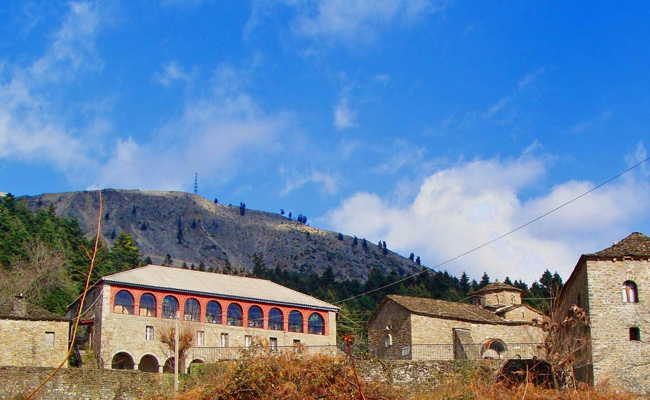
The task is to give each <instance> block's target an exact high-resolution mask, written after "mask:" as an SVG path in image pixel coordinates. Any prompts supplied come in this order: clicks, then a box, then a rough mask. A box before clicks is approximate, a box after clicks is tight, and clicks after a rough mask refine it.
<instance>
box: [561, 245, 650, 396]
mask: <svg viewBox="0 0 650 400" xmlns="http://www.w3.org/2000/svg"><path fill="white" fill-rule="evenodd" d="M559 305H560V306H559V308H558V313H557V317H558V318H563V317H564V316H566V315H567V312H568V310H569V308H571V307H572V306H573V305H578V306H580V307H581V308H583V309H584V310H585V312H586V313H587V315H588V316H589V320H590V327H589V328H588V329H586V331H585V332H584V336H586V337H587V338H588V339H590V349H588V350H589V351H587V352H585V353H584V354H579V355H578V357H577V358H578V359H579V361H580V362H581V363H582V364H583V365H584V368H581V369H580V370H578V371H576V375H577V377H578V378H579V379H580V380H583V381H587V382H589V383H593V384H599V383H602V382H605V381H607V382H609V383H610V384H613V385H616V386H621V387H622V388H624V389H625V390H631V391H633V392H636V393H644V394H647V393H650V238H648V237H647V236H645V235H642V234H639V233H633V234H632V235H630V236H628V237H627V238H625V239H623V240H621V241H620V242H618V243H616V244H614V245H613V246H612V247H610V248H608V249H605V250H603V251H601V252H597V253H594V254H586V255H583V256H582V257H581V258H580V260H579V261H578V263H577V265H576V267H575V269H574V271H573V274H572V275H571V277H570V278H569V279H568V280H567V282H566V284H565V286H564V288H563V289H562V292H561V294H560V299H559Z"/></svg>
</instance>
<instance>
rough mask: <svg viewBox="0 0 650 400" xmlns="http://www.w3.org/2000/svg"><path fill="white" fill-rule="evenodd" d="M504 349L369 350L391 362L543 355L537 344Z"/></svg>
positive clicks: (420, 347)
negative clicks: (391, 360)
mask: <svg viewBox="0 0 650 400" xmlns="http://www.w3.org/2000/svg"><path fill="white" fill-rule="evenodd" d="M505 347H506V349H505V350H503V349H502V351H496V350H494V349H492V348H486V346H485V345H483V344H470V345H467V344H466V345H461V344H457V345H453V344H413V345H408V346H401V347H400V346H390V347H384V346H382V347H378V348H375V349H374V350H371V353H373V354H374V355H375V356H377V357H380V358H386V359H393V360H480V359H513V358H516V359H531V358H533V357H541V356H542V355H543V350H542V349H541V348H540V344H539V343H507V344H506V346H505Z"/></svg>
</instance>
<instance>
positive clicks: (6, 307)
mask: <svg viewBox="0 0 650 400" xmlns="http://www.w3.org/2000/svg"><path fill="white" fill-rule="evenodd" d="M15 301H16V300H13V301H9V302H7V303H4V304H0V319H24V320H32V321H69V319H68V318H65V317H63V316H61V315H58V314H54V313H52V312H49V311H47V310H44V309H42V308H40V307H36V306H35V305H33V304H29V303H26V311H27V312H26V314H25V315H17V314H16V313H15V312H12V311H13V310H14V302H15Z"/></svg>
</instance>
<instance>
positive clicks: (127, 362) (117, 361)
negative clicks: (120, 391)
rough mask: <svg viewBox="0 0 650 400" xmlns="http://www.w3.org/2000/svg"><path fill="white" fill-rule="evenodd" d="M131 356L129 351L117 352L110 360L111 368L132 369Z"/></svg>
mask: <svg viewBox="0 0 650 400" xmlns="http://www.w3.org/2000/svg"><path fill="white" fill-rule="evenodd" d="M133 365H134V363H133V357H131V355H130V354H129V353H124V352H122V353H117V354H115V355H114V356H113V361H111V369H133Z"/></svg>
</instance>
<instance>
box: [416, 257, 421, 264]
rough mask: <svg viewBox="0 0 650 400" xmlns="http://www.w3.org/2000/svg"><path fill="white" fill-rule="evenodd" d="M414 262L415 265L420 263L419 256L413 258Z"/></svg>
mask: <svg viewBox="0 0 650 400" xmlns="http://www.w3.org/2000/svg"><path fill="white" fill-rule="evenodd" d="M415 263H416V264H417V265H421V264H420V256H417V257H416V258H415Z"/></svg>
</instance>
